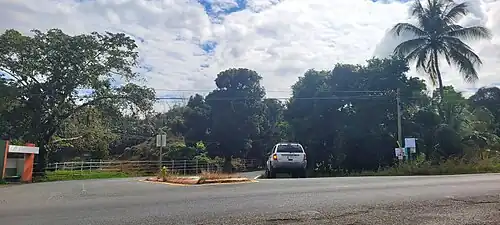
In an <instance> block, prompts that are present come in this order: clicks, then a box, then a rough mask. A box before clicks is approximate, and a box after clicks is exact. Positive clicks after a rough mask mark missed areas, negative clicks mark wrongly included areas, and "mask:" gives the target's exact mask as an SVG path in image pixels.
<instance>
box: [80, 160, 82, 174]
mask: <svg viewBox="0 0 500 225" xmlns="http://www.w3.org/2000/svg"><path fill="white" fill-rule="evenodd" d="M80 173H83V161H82V162H81V163H80Z"/></svg>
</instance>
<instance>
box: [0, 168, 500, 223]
mask: <svg viewBox="0 0 500 225" xmlns="http://www.w3.org/2000/svg"><path fill="white" fill-rule="evenodd" d="M499 194H500V175H496V174H490V175H457V176H433V177H351V178H308V179H275V180H274V179H272V180H268V179H265V180H259V182H257V183H247V184H223V185H208V186H195V187H193V186H188V187H186V186H172V185H167V184H154V183H145V182H141V181H139V180H138V179H131V178H127V179H111V180H87V181H64V182H52V183H38V184H27V185H21V186H11V187H5V188H1V189H0V218H1V224H8V225H30V224H33V225H35V224H36V225H80V224H85V225H87V224H92V225H100V224H103V225H104V224H106V225H128V224H133V225H137V224H141V225H142V224H144V225H153V224H154V225H156V224H158V225H159V224H162V225H163V224H384V225H385V224H419V225H420V224H436V225H437V224H439V225H441V224H500V203H498V202H499V201H500V197H499Z"/></svg>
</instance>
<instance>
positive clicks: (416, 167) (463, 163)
mask: <svg viewBox="0 0 500 225" xmlns="http://www.w3.org/2000/svg"><path fill="white" fill-rule="evenodd" d="M497 172H500V160H499V159H498V158H480V157H477V158H473V159H468V158H450V159H447V160H444V161H442V162H441V163H439V164H432V163H431V162H430V161H425V160H423V157H420V158H417V159H416V160H415V161H410V162H404V163H401V164H399V165H397V166H394V167H390V168H384V169H381V170H379V171H364V172H361V173H357V174H350V175H351V176H411V175H452V174H472V173H497Z"/></svg>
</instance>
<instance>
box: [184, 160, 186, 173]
mask: <svg viewBox="0 0 500 225" xmlns="http://www.w3.org/2000/svg"><path fill="white" fill-rule="evenodd" d="M184 175H186V160H185V159H184Z"/></svg>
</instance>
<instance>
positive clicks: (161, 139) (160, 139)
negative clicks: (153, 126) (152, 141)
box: [156, 134, 167, 169]
mask: <svg viewBox="0 0 500 225" xmlns="http://www.w3.org/2000/svg"><path fill="white" fill-rule="evenodd" d="M166 146H167V135H165V134H158V135H156V147H160V158H159V160H158V163H159V164H160V169H161V162H162V161H163V160H162V159H163V147H166Z"/></svg>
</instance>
